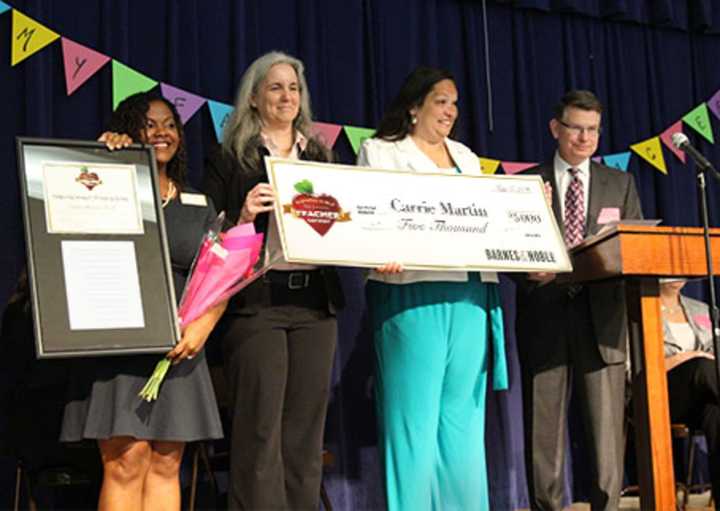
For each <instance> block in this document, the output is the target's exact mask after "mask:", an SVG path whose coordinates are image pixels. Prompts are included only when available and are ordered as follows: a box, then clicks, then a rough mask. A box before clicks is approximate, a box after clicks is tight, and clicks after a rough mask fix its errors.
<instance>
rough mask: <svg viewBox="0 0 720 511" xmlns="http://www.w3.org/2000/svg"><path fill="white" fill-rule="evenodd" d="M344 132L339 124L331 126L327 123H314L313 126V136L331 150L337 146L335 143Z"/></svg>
mask: <svg viewBox="0 0 720 511" xmlns="http://www.w3.org/2000/svg"><path fill="white" fill-rule="evenodd" d="M341 130H342V126H340V125H339V124H329V123H327V122H314V123H313V125H312V131H311V133H310V134H311V135H312V136H314V137H317V139H318V140H320V142H322V143H323V144H325V145H326V146H327V147H328V148H329V149H332V148H333V146H334V145H335V141H336V140H337V138H338V135H339V134H340V131H341Z"/></svg>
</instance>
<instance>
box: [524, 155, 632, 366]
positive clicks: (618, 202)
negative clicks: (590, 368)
mask: <svg viewBox="0 0 720 511" xmlns="http://www.w3.org/2000/svg"><path fill="white" fill-rule="evenodd" d="M523 174H525V175H540V176H542V179H543V181H544V182H549V183H550V184H551V185H552V187H553V205H552V206H553V213H554V214H555V219H556V220H557V222H558V226H559V227H560V231H561V232H563V234H564V226H563V221H562V214H561V208H560V200H562V198H561V197H560V196H559V193H558V185H557V183H556V182H555V170H554V167H553V163H552V162H550V163H544V164H542V165H539V166H537V167H534V168H532V169H529V170H527V171H525V172H523ZM589 195H590V200H589V204H588V217H587V229H586V231H587V232H586V234H587V235H590V234H595V233H597V232H598V231H599V230H600V228H601V227H602V226H601V225H599V224H598V223H597V221H598V216H599V215H600V212H601V211H602V209H603V208H618V209H619V211H620V218H623V219H640V218H642V210H641V209H640V198H639V197H638V193H637V190H636V188H635V181H634V179H633V176H632V174H628V173H626V172H622V171H619V170H616V169H612V168H610V167H606V166H604V165H600V164H598V163H595V162H591V163H590V194H589ZM516 283H517V284H518V285H517V319H516V330H517V337H518V347H519V349H520V355H521V357H522V358H523V363H524V364H527V366H528V367H532V368H539V367H542V366H544V365H546V363H547V361H548V360H549V358H550V356H551V354H552V351H553V350H554V343H556V342H558V339H560V338H561V333H560V332H561V329H562V325H563V323H564V322H565V321H566V320H567V318H566V316H565V310H566V305H567V303H568V300H569V298H568V290H567V287H566V286H562V285H558V284H556V283H555V282H550V283H549V284H547V285H545V286H540V287H538V286H537V285H535V284H534V283H533V282H531V281H528V280H526V279H524V278H519V279H517V280H516ZM586 287H587V292H588V299H589V300H588V301H589V315H590V320H591V323H592V327H593V334H594V337H595V341H596V342H597V345H598V350H599V351H600V355H601V357H602V358H603V360H604V361H605V363H606V364H617V363H621V362H624V361H625V356H626V353H625V352H626V344H627V319H626V313H625V286H624V285H623V283H622V282H621V281H613V282H600V283H593V284H589V285H587V286H586Z"/></svg>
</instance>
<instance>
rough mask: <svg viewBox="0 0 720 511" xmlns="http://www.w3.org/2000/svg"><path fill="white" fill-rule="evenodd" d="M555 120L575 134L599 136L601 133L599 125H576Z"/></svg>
mask: <svg viewBox="0 0 720 511" xmlns="http://www.w3.org/2000/svg"><path fill="white" fill-rule="evenodd" d="M557 122H559V123H560V124H562V125H563V126H565V128H566V129H567V130H568V131H569V132H570V133H572V134H573V135H575V136H578V135H580V134H582V133H586V134H587V135H588V136H589V137H599V136H600V133H602V127H601V126H577V125H576V124H568V123H566V122H565V121H561V120H560V119H558V120H557Z"/></svg>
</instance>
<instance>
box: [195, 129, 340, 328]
mask: <svg viewBox="0 0 720 511" xmlns="http://www.w3.org/2000/svg"><path fill="white" fill-rule="evenodd" d="M269 155H270V152H269V151H268V150H267V149H266V148H265V147H263V146H259V147H258V156H259V161H260V167H259V168H256V169H254V168H253V169H248V168H244V167H243V165H242V163H241V162H240V161H239V160H238V159H237V158H236V157H235V156H234V155H232V154H229V153H228V152H227V151H225V150H223V148H222V147H221V146H220V145H219V144H215V145H214V146H213V147H212V148H211V150H210V153H209V154H208V157H207V159H206V161H205V174H204V176H203V184H202V189H203V192H205V193H206V194H207V195H208V196H209V197H210V198H211V199H212V200H213V203H214V204H215V208H216V209H217V211H225V215H226V217H227V220H228V221H229V222H231V223H232V225H234V224H235V223H236V222H237V220H238V218H239V217H240V211H241V210H242V207H243V204H244V203H245V197H246V196H247V194H248V192H250V190H252V189H253V188H254V187H255V186H256V185H257V184H258V183H261V182H267V180H268V178H267V172H266V169H265V163H264V157H265V156H269ZM299 157H300V159H301V160H306V161H320V162H327V161H328V157H327V151H326V150H325V149H324V148H322V147H321V146H320V145H319V143H318V142H316V141H315V140H313V139H309V140H308V144H307V146H306V148H305V150H304V151H303V152H301V153H300V155H299ZM268 220H269V213H263V214H260V215H257V217H256V218H255V222H254V224H255V231H256V232H262V233H264V234H265V235H266V239H267V232H268ZM320 271H321V272H322V274H323V277H324V279H325V287H326V291H327V295H328V300H329V303H328V307H329V309H330V310H331V311H333V310H335V309H340V308H342V307H343V306H344V305H345V297H344V295H343V291H342V286H341V284H340V279H339V277H338V274H337V271H336V270H335V268H334V267H332V266H323V267H321V270H320ZM259 288H260V286H256V285H254V284H253V285H251V286H248V288H246V289H244V290H243V291H241V292H240V293H239V294H238V295H237V296H236V297H235V298H233V300H231V302H230V305H229V306H228V312H234V313H241V314H253V313H256V312H257V310H258V309H259V308H260V307H262V306H263V305H267V296H265V295H266V293H263V292H262V290H261V289H259Z"/></svg>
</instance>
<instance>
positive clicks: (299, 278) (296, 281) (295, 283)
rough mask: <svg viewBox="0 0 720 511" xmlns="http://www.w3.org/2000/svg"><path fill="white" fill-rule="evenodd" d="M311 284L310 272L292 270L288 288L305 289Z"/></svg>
mask: <svg viewBox="0 0 720 511" xmlns="http://www.w3.org/2000/svg"><path fill="white" fill-rule="evenodd" d="M309 284H310V274H309V273H300V272H292V273H290V275H288V289H293V290H297V289H304V288H306V287H308V285H309Z"/></svg>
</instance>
